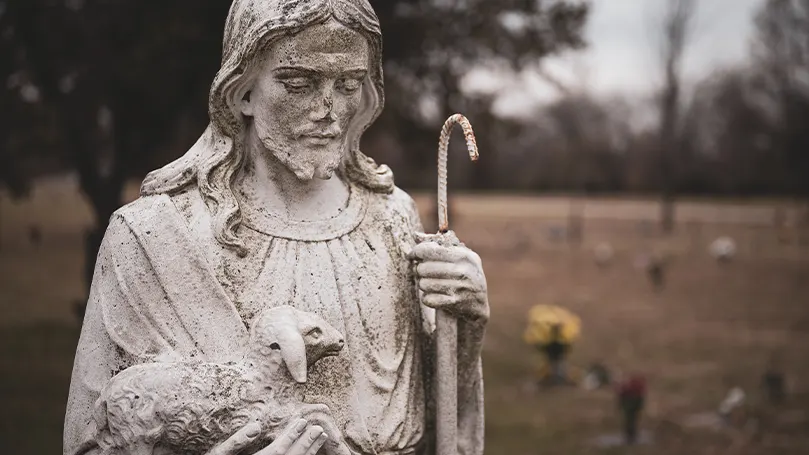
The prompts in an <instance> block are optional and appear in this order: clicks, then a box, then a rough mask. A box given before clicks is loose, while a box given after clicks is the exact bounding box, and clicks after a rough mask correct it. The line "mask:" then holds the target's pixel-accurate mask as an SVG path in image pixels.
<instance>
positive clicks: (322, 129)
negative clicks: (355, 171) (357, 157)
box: [241, 20, 369, 180]
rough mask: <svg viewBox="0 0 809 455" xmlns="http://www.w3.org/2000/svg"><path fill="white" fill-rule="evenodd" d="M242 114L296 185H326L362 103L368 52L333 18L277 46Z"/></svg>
mask: <svg viewBox="0 0 809 455" xmlns="http://www.w3.org/2000/svg"><path fill="white" fill-rule="evenodd" d="M266 55H267V59H266V61H265V62H264V63H263V65H262V67H261V70H260V72H259V75H258V77H257V79H256V81H255V83H254V84H253V87H252V90H251V91H250V92H249V94H248V95H247V96H246V97H245V98H244V100H243V101H242V105H241V107H242V114H244V115H245V116H247V117H250V118H252V119H253V125H254V128H253V132H254V134H256V135H257V136H258V138H259V139H260V140H261V143H262V144H263V145H264V147H265V148H266V149H267V151H268V153H272V154H273V155H274V156H275V157H276V158H277V159H278V160H279V161H280V162H282V163H283V164H284V165H286V166H287V167H288V168H289V169H290V170H291V171H292V172H293V173H294V174H295V175H296V176H297V177H298V178H299V179H301V180H309V179H312V178H320V179H328V178H330V177H331V176H332V175H333V173H334V171H335V169H337V166H338V165H339V164H340V161H341V159H342V156H343V153H344V151H345V150H346V142H347V139H346V136H347V131H348V127H349V123H350V122H351V119H352V118H354V116H355V115H356V114H357V111H358V109H359V107H360V101H361V99H362V84H363V81H364V80H365V76H366V75H367V74H368V67H369V47H368V42H367V41H366V39H365V38H364V37H363V36H362V35H361V34H359V33H357V32H355V31H353V30H351V29H349V28H347V27H345V26H343V25H342V24H340V23H339V22H337V21H335V20H331V21H329V22H326V23H324V24H318V25H313V26H311V27H308V28H306V29H304V30H303V31H301V32H300V33H298V34H297V35H293V36H285V37H283V38H280V39H279V40H277V41H275V42H274V43H273V44H272V45H271V47H270V49H269V51H268V53H267V54H266Z"/></svg>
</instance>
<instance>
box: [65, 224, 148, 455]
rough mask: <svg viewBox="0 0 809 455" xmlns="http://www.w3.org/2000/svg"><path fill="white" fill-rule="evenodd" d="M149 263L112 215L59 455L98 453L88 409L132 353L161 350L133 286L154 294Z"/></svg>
mask: <svg viewBox="0 0 809 455" xmlns="http://www.w3.org/2000/svg"><path fill="white" fill-rule="evenodd" d="M150 270H151V268H150V265H149V261H148V260H147V259H146V257H145V256H144V254H143V251H142V250H141V249H140V248H139V245H138V243H137V241H135V239H134V236H133V234H132V233H131V231H130V230H129V228H128V226H127V225H126V223H125V222H124V221H123V219H121V218H120V217H117V216H114V217H113V219H112V220H111V221H110V225H109V227H108V229H107V232H106V234H105V235H104V240H103V242H102V245H101V248H100V250H99V254H98V258H97V260H96V266H95V272H94V275H93V283H92V286H91V290H90V296H89V299H88V302H87V310H86V313H85V317H84V323H83V325H82V330H81V336H80V338H79V344H78V347H77V349H76V356H75V360H74V364H73V374H72V378H71V383H70V394H69V397H68V403H67V410H66V413H65V425H64V440H63V453H64V455H78V454H95V453H99V449H98V447H97V444H96V443H95V441H94V439H93V438H94V433H95V429H96V427H95V422H94V420H93V412H92V410H93V405H94V403H95V401H96V400H97V399H98V397H99V395H100V393H101V390H102V388H103V387H104V386H105V385H106V384H107V382H108V381H109V379H110V378H111V377H112V376H113V375H114V374H116V373H117V372H119V371H121V370H123V369H125V368H127V367H129V366H131V365H132V364H134V363H136V361H137V360H141V361H142V360H143V359H138V358H137V357H138V356H137V355H133V353H143V354H146V353H150V352H151V353H154V354H158V353H159V352H160V350H161V344H162V343H161V342H160V340H159V338H160V337H159V336H158V335H156V333H155V332H156V331H155V329H154V327H150V326H149V324H148V322H147V321H144V320H141V317H142V315H139V314H138V311H137V306H136V305H137V303H136V302H133V298H132V291H133V289H132V288H133V287H135V286H143V288H145V289H149V288H151V289H153V290H156V289H159V283H156V282H155V281H156V278H155V277H154V275H153V274H152V273H150Z"/></svg>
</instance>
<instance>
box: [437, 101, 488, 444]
mask: <svg viewBox="0 0 809 455" xmlns="http://www.w3.org/2000/svg"><path fill="white" fill-rule="evenodd" d="M455 125H460V126H461V128H462V129H463V133H464V137H465V138H466V148H467V150H468V151H469V158H470V159H471V160H472V161H477V159H478V156H479V155H478V146H477V142H476V141H475V133H474V132H473V131H472V125H470V124H469V120H467V119H466V117H464V116H463V115H461V114H455V115H453V116H451V117H450V118H448V119H447V121H446V122H445V123H444V127H443V128H442V129H441V137H440V139H439V144H438V233H437V234H434V235H432V236H428V239H429V241H434V242H438V243H441V244H445V245H446V244H453V243H457V241H458V240H457V238H456V237H455V235H454V234H452V233H451V232H450V231H449V216H448V214H447V151H448V150H449V138H450V134H451V133H452V128H453V127H454V126H455ZM436 346H437V355H436V362H435V363H436V365H435V367H436V368H435V369H436V380H437V384H436V392H437V393H436V395H437V401H436V412H437V414H438V416H437V417H438V418H437V419H436V436H437V441H436V454H437V455H456V454H457V451H458V324H457V321H456V320H455V318H454V317H453V316H452V315H451V314H449V313H447V312H446V311H442V310H439V311H437V312H436Z"/></svg>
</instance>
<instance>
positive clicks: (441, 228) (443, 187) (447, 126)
mask: <svg viewBox="0 0 809 455" xmlns="http://www.w3.org/2000/svg"><path fill="white" fill-rule="evenodd" d="M455 125H461V128H462V129H463V134H464V137H465V138H466V149H467V150H468V151H469V158H470V159H471V160H472V161H477V160H478V157H479V156H480V154H479V152H478V144H477V141H476V140H475V132H474V131H472V125H471V124H470V123H469V120H468V119H467V118H466V117H464V116H463V115H461V114H454V115H452V116H450V117H449V118H448V119H447V121H446V122H444V127H443V128H442V129H441V138H440V139H439V142H438V232H442V233H444V232H447V231H449V215H448V214H447V151H448V150H449V138H450V135H451V133H452V127H454V126H455Z"/></svg>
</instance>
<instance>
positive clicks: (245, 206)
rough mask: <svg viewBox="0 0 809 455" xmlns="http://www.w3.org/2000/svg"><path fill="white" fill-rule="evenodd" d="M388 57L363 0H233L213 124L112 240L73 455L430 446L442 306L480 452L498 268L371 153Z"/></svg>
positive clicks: (79, 378)
mask: <svg viewBox="0 0 809 455" xmlns="http://www.w3.org/2000/svg"><path fill="white" fill-rule="evenodd" d="M381 52H382V38H381V30H380V26H379V22H378V19H377V17H376V14H375V13H374V11H373V9H372V8H371V6H370V4H369V3H368V1H367V0H235V1H234V3H233V5H232V7H231V10H230V14H229V16H228V19H227V24H226V30H225V38H224V50H223V59H222V66H221V69H220V71H219V73H218V74H217V76H216V79H215V80H214V82H213V85H212V89H211V92H210V100H209V114H210V118H211V122H210V125H209V126H208V128H207V129H206V130H205V132H204V133H203V134H202V136H201V137H200V139H199V140H198V141H197V143H196V144H194V145H193V146H192V147H191V149H190V150H189V151H188V152H187V153H186V154H185V155H183V156H182V157H181V158H179V159H178V160H177V161H175V162H173V163H170V164H168V165H167V166H165V167H163V168H162V169H159V170H156V171H154V172H152V173H150V174H149V175H148V176H147V177H146V179H145V180H144V182H143V184H142V187H141V197H140V198H139V199H138V200H136V201H135V202H133V203H131V204H129V205H127V206H125V207H123V208H121V209H120V210H118V211H117V212H116V213H115V214H114V215H113V217H112V218H111V220H110V225H109V228H108V230H107V232H106V234H105V236H104V240H103V243H102V246H101V249H100V252H99V255H98V259H97V263H96V268H95V273H94V277H93V284H92V289H91V293H90V298H89V301H88V306H87V312H86V315H85V319H84V325H83V328H82V334H81V338H80V341H79V345H78V348H77V352H76V359H75V363H74V368H73V377H72V383H71V388H70V397H69V399H68V404H67V413H66V418H65V432H64V454H65V455H77V454H110V455H111V454H136V455H149V454H154V455H181V454H185V453H189V454H194V455H236V454H248V453H249V454H258V455H314V454H316V453H317V454H326V455H348V454H353V455H371V454H380V455H382V454H384V455H394V454H396V455H417V454H418V455H430V454H433V453H434V451H435V427H436V422H435V409H433V406H434V404H433V403H434V402H435V401H436V397H435V390H434V387H433V384H432V382H433V381H432V378H433V376H434V375H433V359H434V357H435V349H436V346H435V337H434V331H435V320H436V309H440V310H442V311H447V312H448V313H451V314H452V315H454V316H455V317H456V318H457V376H458V381H457V403H458V412H457V440H458V444H457V445H458V448H457V449H458V450H457V452H458V453H459V454H462V455H472V454H475V455H477V454H481V453H482V451H483V383H482V373H481V364H480V352H481V346H482V340H483V335H484V331H485V325H486V321H487V319H488V315H489V306H488V298H487V288H486V279H485V276H484V273H483V268H482V266H481V261H480V258H479V257H478V256H477V255H476V254H475V253H474V252H472V251H471V250H469V249H468V248H466V247H465V246H464V245H463V244H461V243H460V242H457V241H455V242H443V243H442V242H432V241H424V239H425V235H424V234H423V233H422V228H421V223H420V220H419V217H418V212H417V210H416V207H415V204H414V203H413V200H412V199H411V198H410V197H409V196H408V195H407V194H406V193H405V192H403V191H402V190H400V189H398V188H397V187H395V185H394V183H393V174H392V172H391V171H390V169H388V168H387V167H386V166H382V165H377V164H376V163H375V162H374V161H373V160H372V159H370V158H369V157H367V156H365V155H364V154H363V153H362V152H361V151H360V149H359V143H360V137H361V135H362V134H363V132H364V131H365V130H366V129H367V128H368V127H369V126H370V125H371V124H372V123H373V122H374V120H375V119H376V118H377V117H378V116H379V114H380V112H381V110H382V108H383V104H384V87H383V79H382V64H381V60H382V57H381ZM449 234H451V233H448V234H445V235H449ZM293 309H294V311H292V310H293ZM290 314H293V315H298V316H295V317H292V316H290ZM284 315H286V316H284ZM285 318H286V319H285ZM290 318H291V319H290ZM284 321H286V322H284ZM290 321H296V322H290ZM301 321H304V322H301ZM307 321H308V322H307ZM312 321H316V322H312ZM283 324H287V326H285V327H287V328H286V329H277V328H276V326H280V325H283ZM290 324H291V325H290ZM290 327H293V328H294V330H293V329H291V328H290ZM327 335H328V336H327ZM321 337H324V338H323V339H321ZM326 339H328V341H326ZM171 381H175V382H171ZM158 389H159V390H158ZM141 391H143V392H141ZM172 392H174V393H172ZM160 394H164V395H165V394H168V395H171V396H170V397H165V396H163V395H160ZM145 397H159V399H152V401H148V400H147V399H146V398H145ZM187 397H191V398H187ZM189 400H190V401H189ZM195 400H196V401H195ZM203 402H204V403H203ZM244 404H246V405H245V406H248V407H249V409H248V408H245V409H246V410H244V409H242V408H240V406H242V405H244ZM265 411H266V412H265ZM187 438H192V439H187ZM171 441H174V444H172V443H171ZM186 441H192V442H186Z"/></svg>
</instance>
